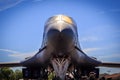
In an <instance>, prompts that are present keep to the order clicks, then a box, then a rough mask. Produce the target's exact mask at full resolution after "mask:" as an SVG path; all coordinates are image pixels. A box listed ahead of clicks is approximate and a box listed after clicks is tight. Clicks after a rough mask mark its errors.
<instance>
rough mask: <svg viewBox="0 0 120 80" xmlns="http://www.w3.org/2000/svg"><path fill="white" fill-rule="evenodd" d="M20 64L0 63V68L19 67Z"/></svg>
mask: <svg viewBox="0 0 120 80" xmlns="http://www.w3.org/2000/svg"><path fill="white" fill-rule="evenodd" d="M20 66H21V64H20V62H8V63H6V62H5V63H0V67H20Z"/></svg>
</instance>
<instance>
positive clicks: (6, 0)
mask: <svg viewBox="0 0 120 80" xmlns="http://www.w3.org/2000/svg"><path fill="white" fill-rule="evenodd" d="M22 1H24V0H0V11H2V10H5V9H8V8H11V7H14V6H16V5H17V4H19V3H21V2H22Z"/></svg>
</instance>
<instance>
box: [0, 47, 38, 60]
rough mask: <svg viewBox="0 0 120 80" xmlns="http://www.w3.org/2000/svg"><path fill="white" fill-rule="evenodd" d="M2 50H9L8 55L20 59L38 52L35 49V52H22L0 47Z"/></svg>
mask: <svg viewBox="0 0 120 80" xmlns="http://www.w3.org/2000/svg"><path fill="white" fill-rule="evenodd" d="M0 51H4V52H9V53H10V54H8V57H13V58H18V59H24V58H26V57H30V56H33V55H34V54H35V53H36V52H37V51H33V52H27V53H21V52H18V51H14V50H9V49H0Z"/></svg>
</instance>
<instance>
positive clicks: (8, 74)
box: [0, 67, 22, 80]
mask: <svg viewBox="0 0 120 80" xmlns="http://www.w3.org/2000/svg"><path fill="white" fill-rule="evenodd" d="M19 79H22V71H21V70H18V69H17V70H15V71H13V70H12V69H11V68H8V67H4V68H0V80H19Z"/></svg>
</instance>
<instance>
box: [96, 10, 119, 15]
mask: <svg viewBox="0 0 120 80" xmlns="http://www.w3.org/2000/svg"><path fill="white" fill-rule="evenodd" d="M111 12H113V13H118V12H120V9H109V10H106V11H99V12H98V13H99V14H105V13H111Z"/></svg>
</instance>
